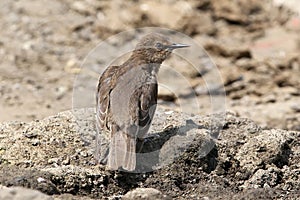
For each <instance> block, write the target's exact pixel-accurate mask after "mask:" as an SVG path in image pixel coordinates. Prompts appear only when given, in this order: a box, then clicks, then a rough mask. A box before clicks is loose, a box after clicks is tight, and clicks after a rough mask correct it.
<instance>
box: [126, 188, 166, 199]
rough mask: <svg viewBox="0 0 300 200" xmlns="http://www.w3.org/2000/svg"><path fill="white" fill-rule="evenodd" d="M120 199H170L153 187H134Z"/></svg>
mask: <svg viewBox="0 0 300 200" xmlns="http://www.w3.org/2000/svg"><path fill="white" fill-rule="evenodd" d="M122 199H124V200H167V199H171V198H169V197H167V196H166V195H163V194H162V192H161V191H159V190H156V189H154V188H136V189H134V190H132V191H129V192H127V193H126V194H125V195H124V196H123V197H122Z"/></svg>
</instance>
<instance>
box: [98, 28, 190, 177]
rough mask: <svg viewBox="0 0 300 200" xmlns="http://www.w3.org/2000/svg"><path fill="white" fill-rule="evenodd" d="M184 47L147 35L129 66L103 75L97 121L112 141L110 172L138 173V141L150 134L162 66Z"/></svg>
mask: <svg viewBox="0 0 300 200" xmlns="http://www.w3.org/2000/svg"><path fill="white" fill-rule="evenodd" d="M182 47H187V45H181V44H173V43H171V42H170V41H169V40H168V39H167V38H166V37H164V36H162V35H159V34H155V33H152V34H149V35H146V36H145V37H143V38H142V39H141V41H140V42H139V43H138V44H137V46H136V48H135V49H134V51H133V52H132V55H131V57H130V58H129V59H128V60H127V61H126V62H125V63H123V64H122V65H120V66H109V67H108V68H107V69H106V70H105V71H104V72H103V74H102V75H101V77H100V79H99V84H98V90H97V94H96V104H97V105H96V112H97V119H96V121H97V129H98V134H104V135H103V136H105V137H107V138H108V139H109V141H110V144H109V153H108V158H107V165H108V168H109V169H110V170H117V169H119V168H120V167H122V168H123V169H125V170H128V171H133V170H134V169H135V167H136V155H135V153H136V140H137V138H143V137H144V136H145V134H146V133H147V132H148V130H149V127H150V125H151V121H152V118H153V115H154V112H155V109H156V103H157V73H158V70H159V67H160V64H161V63H162V62H163V61H164V60H165V59H166V58H167V57H168V56H169V55H170V54H171V51H172V50H173V49H175V48H182ZM97 138H98V139H96V140H98V141H97V148H98V150H97V151H98V152H96V153H98V158H96V159H100V158H103V155H99V153H100V154H103V152H101V150H100V149H101V145H103V144H101V141H99V140H100V139H99V138H100V137H97ZM99 151H100V152H99ZM99 162H101V160H100V161H99Z"/></svg>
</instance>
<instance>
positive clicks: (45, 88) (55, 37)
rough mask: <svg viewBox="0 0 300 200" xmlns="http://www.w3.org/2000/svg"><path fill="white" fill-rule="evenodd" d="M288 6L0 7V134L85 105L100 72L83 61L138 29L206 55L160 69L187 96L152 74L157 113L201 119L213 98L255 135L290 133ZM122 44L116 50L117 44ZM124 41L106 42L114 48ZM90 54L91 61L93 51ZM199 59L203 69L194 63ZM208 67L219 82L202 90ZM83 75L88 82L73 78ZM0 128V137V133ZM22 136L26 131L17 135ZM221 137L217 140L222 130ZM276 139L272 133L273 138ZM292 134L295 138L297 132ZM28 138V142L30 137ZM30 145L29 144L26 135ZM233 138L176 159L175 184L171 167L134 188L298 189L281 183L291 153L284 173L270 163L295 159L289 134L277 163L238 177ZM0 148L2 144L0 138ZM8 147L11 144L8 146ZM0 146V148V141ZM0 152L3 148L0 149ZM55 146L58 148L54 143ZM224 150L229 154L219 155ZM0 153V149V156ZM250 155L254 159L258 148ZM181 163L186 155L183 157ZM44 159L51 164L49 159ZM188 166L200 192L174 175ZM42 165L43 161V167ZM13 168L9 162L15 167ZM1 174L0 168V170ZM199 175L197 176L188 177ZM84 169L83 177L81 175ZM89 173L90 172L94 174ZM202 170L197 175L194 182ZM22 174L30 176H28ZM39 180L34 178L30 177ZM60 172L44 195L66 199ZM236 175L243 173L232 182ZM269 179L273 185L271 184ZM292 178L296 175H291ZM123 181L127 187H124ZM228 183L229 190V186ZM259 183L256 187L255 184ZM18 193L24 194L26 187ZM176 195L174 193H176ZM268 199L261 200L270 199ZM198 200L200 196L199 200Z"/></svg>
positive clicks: (294, 103)
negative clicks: (201, 155) (180, 40)
mask: <svg viewBox="0 0 300 200" xmlns="http://www.w3.org/2000/svg"><path fill="white" fill-rule="evenodd" d="M274 2H276V4H275V3H274ZM289 2H290V3H289V4H286V6H284V5H283V6H282V5H281V4H280V3H282V1H279V0H277V1H271V0H251V1H249V0H238V1H232V0H224V1H219V0H200V1H197V0H188V1H175V0H160V1H148V0H137V1H121V0H114V1H97V0H77V1H72V0H52V1H51V3H50V2H49V1H46V0H18V1H11V0H1V1H0V19H1V20H0V58H1V59H0V96H1V98H0V122H1V123H3V124H5V123H4V122H9V125H4V126H3V127H4V128H3V130H8V129H6V128H7V127H9V128H10V127H13V128H12V130H14V131H18V130H19V129H20V130H23V128H18V126H19V125H18V124H22V123H20V122H16V123H15V124H14V122H12V121H22V122H31V121H33V120H42V119H43V118H45V117H48V116H51V115H55V114H57V113H58V112H61V111H66V110H70V109H72V107H80V105H86V104H85V103H86V102H84V100H88V105H91V106H93V105H94V99H93V98H92V97H93V96H91V98H85V95H84V94H85V93H82V91H85V90H86V88H88V89H89V91H92V92H93V90H94V89H95V86H96V84H97V77H98V76H99V72H100V71H101V70H103V69H104V68H105V67H106V66H105V65H104V64H103V61H101V60H97V54H93V55H91V54H90V53H91V51H92V50H93V49H95V48H96V47H97V45H99V44H100V43H101V42H102V41H104V40H106V39H107V38H109V37H110V36H114V35H115V34H118V33H120V32H122V31H128V30H133V29H135V28H143V27H161V28H169V29H172V30H176V31H178V32H181V33H184V34H186V35H187V36H189V37H191V38H192V39H193V41H195V42H197V43H198V44H199V46H202V47H203V48H204V49H205V52H207V54H205V56H204V57H201V55H202V53H203V52H188V50H186V52H187V53H189V55H192V56H193V55H195V57H197V58H199V57H200V60H199V63H200V62H201V63H202V64H201V65H200V69H199V70H195V69H191V68H184V67H182V66H185V65H184V63H182V62H181V61H180V60H179V61H178V60H176V58H173V57H171V58H170V59H169V60H168V61H166V63H167V64H170V65H172V66H174V68H175V69H176V70H177V72H179V73H180V74H181V75H183V76H184V77H185V79H186V80H187V81H188V82H189V84H190V87H189V88H188V89H185V87H182V83H181V82H180V81H177V80H176V76H173V75H172V74H170V73H168V71H166V70H165V69H164V68H162V70H161V74H160V80H161V81H162V82H163V81H164V80H167V81H169V83H171V84H172V85H173V86H174V88H173V89H174V91H175V94H174V92H173V93H172V92H170V91H168V90H164V89H163V88H161V89H160V91H159V98H160V99H159V106H160V107H161V108H167V109H172V110H177V111H180V110H181V109H182V108H181V107H180V106H181V105H182V104H181V103H182V102H184V105H187V107H186V109H187V110H189V111H194V114H197V115H198V116H204V115H207V114H211V113H212V110H211V103H212V100H211V97H212V98H213V99H214V98H218V97H225V99H226V104H224V105H225V106H226V108H225V109H226V110H229V111H231V112H232V113H235V115H236V116H238V117H243V118H249V119H251V120H253V121H254V122H255V123H257V124H258V126H259V127H260V128H261V129H264V130H269V129H271V128H280V129H285V130H288V131H300V104H299V102H300V56H299V52H300V40H299V33H300V17H299V13H297V6H298V8H299V3H298V2H297V1H289ZM292 3H294V4H292ZM124 41H125V43H126V40H124ZM124 41H119V40H117V41H113V42H114V43H115V45H116V46H118V45H121V44H123V43H122V42H124ZM104 51H105V49H104ZM95 52H96V53H97V51H95ZM99 52H102V51H99ZM105 55H107V59H111V60H113V59H116V58H114V57H113V55H114V54H113V52H109V51H108V50H107V52H105ZM93 56H94V57H93ZM91 57H93V58H92V59H91V60H86V58H91ZM99 57H100V54H99ZM207 60H208V62H209V64H207V65H205V64H203V63H205V62H206V61H207ZM85 64H86V65H88V66H90V68H89V70H88V71H84V70H82V69H80V67H81V66H85ZM214 64H215V65H216V66H217V68H215V69H217V72H218V73H219V75H220V77H221V79H218V80H220V81H221V82H217V81H215V82H212V83H211V84H208V85H205V79H206V78H207V77H209V74H210V71H211V68H209V67H207V66H210V65H214ZM84 73H86V74H88V76H83V75H82V74H84ZM78 77H79V78H83V79H82V81H81V82H80V84H79V85H76V84H77V82H76V81H78ZM213 81H214V80H213ZM85 83H86V85H85ZM223 89H224V91H225V93H224V91H223ZM191 93H193V94H195V95H196V99H197V100H198V102H199V103H200V105H199V107H197V108H196V109H195V107H194V106H195V105H194V104H193V103H191V102H192V100H191V98H190V94H191ZM195 110H196V111H195ZM239 120H240V119H236V120H234V122H233V123H232V124H230V123H229V124H228V126H229V127H231V129H230V130H234V128H241V127H239V123H241V124H243V122H240V121H239ZM46 121H47V120H46ZM50 121H51V120H50ZM32 123H35V122H32ZM37 123H38V122H37ZM251 123H252V122H251ZM15 126H16V127H15ZM20 126H22V125H20ZM53 126H54V125H53ZM255 126H256V125H255ZM26 127H27V126H26ZM30 127H31V128H32V129H34V128H33V127H34V125H30ZM37 127H39V126H37ZM44 129H45V130H46V131H49V130H48V129H47V127H43V129H42V130H44ZM3 130H2V129H0V133H1V131H3ZM245 130H247V131H249V130H248V129H247V127H245V128H244V129H243V126H242V128H241V130H240V131H237V132H235V133H236V135H238V136H236V137H237V138H238V140H239V141H238V142H237V143H239V145H241V146H243V145H244V144H248V139H249V141H250V140H251V138H246V139H245V138H243V137H242V136H239V133H243V131H245ZM24 131H25V132H26V131H27V130H25V129H24ZM39 131H40V130H39ZM224 131H225V132H226V129H225V130H224ZM29 132H30V131H29ZM33 132H34V131H33ZM37 132H38V131H37ZM233 132H234V131H233ZM259 133H261V132H259ZM259 133H257V135H256V136H257V137H261V136H260V134H259ZM280 133H281V132H280V131H279V132H278V133H277V132H276V134H279V135H280ZM286 133H287V132H284V133H283V132H282V134H283V135H285V134H286ZM293 133H295V135H297V134H298V133H299V132H293ZM296 133H297V134H296ZM5 134H6V133H5ZM20 134H21V133H20ZM268 134H269V133H268ZM276 134H275V135H276ZM271 135H272V134H271ZM26 137H27V136H26ZM28 137H29V138H31V136H28ZM33 137H34V138H35V136H33ZM262 137H263V136H262ZM268 137H269V136H268ZM272 137H273V135H272ZM272 137H271V136H270V138H271V139H270V141H277V140H276V138H272ZM237 138H230V137H229V138H227V137H226V138H225V141H223V142H224V143H223V144H220V146H219V148H220V149H219V155H218V156H216V155H211V156H210V157H209V158H207V159H209V160H204V161H203V162H201V163H198V164H195V163H193V162H192V161H188V159H186V157H183V158H181V160H180V161H179V168H180V169H181V170H182V171H181V172H180V173H181V174H177V175H176V174H175V176H176V178H170V177H169V176H170V174H168V173H169V172H168V171H171V172H170V173H171V174H172V175H174V174H173V172H172V170H173V171H175V169H177V168H176V165H173V166H170V167H169V168H167V169H162V170H161V171H159V172H155V173H154V174H151V175H149V176H148V175H147V178H144V179H143V181H141V182H142V183H143V185H142V186H146V187H154V188H158V189H160V188H161V190H163V191H164V192H165V193H168V192H167V191H168V190H169V191H170V192H169V193H168V194H169V195H170V196H172V197H174V198H176V197H177V198H178V196H176V194H177V192H178V194H180V195H186V197H189V198H192V197H193V196H191V195H190V194H189V192H191V193H192V194H193V195H194V194H203V193H205V192H207V193H208V194H215V193H217V192H218V191H219V188H221V194H223V195H227V197H228V198H236V199H238V197H239V196H234V193H235V191H241V190H242V189H241V188H242V187H246V188H247V187H249V188H251V187H252V186H253V185H255V184H254V183H256V182H258V181H259V179H260V178H262V179H263V177H265V176H267V177H269V178H270V177H271V178H270V180H271V182H272V181H273V182H275V183H270V182H268V185H269V186H270V187H271V188H276V187H277V188H276V190H275V191H274V192H275V193H276V192H278V191H279V190H284V191H288V189H287V188H285V189H283V188H284V187H285V182H284V181H287V180H288V181H290V182H289V183H291V186H289V187H291V188H292V189H294V190H299V185H297V183H295V182H293V181H294V180H291V179H292V178H289V177H288V176H292V175H291V174H292V173H293V172H295V173H299V171H297V166H298V164H297V162H298V160H299V153H298V154H294V155H293V158H291V163H290V165H288V166H289V167H290V168H291V170H290V169H287V171H284V170H285V168H284V167H283V165H282V164H280V163H278V162H279V161H278V159H279V160H280V159H281V158H283V157H285V156H286V155H287V154H289V153H288V152H289V151H290V149H293V150H295V152H298V150H299V136H295V137H294V139H288V138H289V137H288V136H286V138H284V142H282V141H279V144H280V145H281V147H282V149H279V150H278V149H277V150H278V152H279V153H278V155H281V156H283V157H279V158H275V160H272V161H271V163H268V162H269V161H268V159H269V157H266V158H264V160H263V162H261V163H255V164H253V165H254V168H253V170H252V168H251V170H250V169H249V168H248V170H249V171H247V173H246V172H245V171H243V170H241V169H240V168H239V167H240V166H242V165H243V167H245V168H246V169H247V166H248V165H247V163H244V164H241V163H240V162H243V161H242V160H239V159H240V158H237V157H238V156H242V155H239V153H238V147H239V145H237V146H235V145H236V143H235V139H237ZM273 139H274V140H273ZM1 140H2V142H3V141H4V139H3V138H1ZM49 140H50V139H49ZM51 141H52V139H51ZM8 142H12V143H13V140H12V141H8ZM30 142H32V141H30ZM52 142H53V141H52ZM54 143H55V142H54ZM58 143H59V142H58ZM78 143H80V142H78ZM0 144H2V143H1V142H0ZM4 144H5V142H3V145H4ZM22 144H23V143H22ZM55 144H56V143H55ZM249 144H251V145H254V144H255V141H251V142H249ZM272 144H277V143H276V142H275V143H272ZM56 145H58V146H60V145H61V144H60V143H59V144H56ZM78 145H79V144H78ZM80 145H81V143H80ZM227 145H229V146H231V147H232V149H234V150H232V151H230V150H226V146H227ZM251 145H250V146H249V147H245V149H244V151H243V152H247V151H248V150H249V149H251V148H252V146H251ZM286 145H287V146H289V145H290V146H289V147H288V149H286V147H287V146H286ZM72 148H73V147H72ZM76 148H77V146H76V145H75V146H74V149H73V150H74V151H75V149H76ZM2 150H3V149H1V146H0V153H2ZM257 151H258V152H261V151H262V152H264V150H261V151H260V150H257ZM72 153H74V156H75V157H76V158H78V157H80V155H79V154H80V153H79V152H72ZM190 153H191V152H190ZM214 153H216V152H212V154H214ZM269 153H270V152H269ZM25 154H26V152H25ZM45 154H47V153H45ZM241 154H242V153H241ZM271 154H272V152H271V153H270V155H271ZM22 155H23V154H22ZM22 155H21V156H20V157H22ZM87 155H88V156H87V157H85V158H84V159H83V160H85V161H86V160H88V159H89V156H91V155H90V154H89V153H87ZM188 155H190V156H192V155H193V154H188ZM268 155H269V154H268ZM276 155H277V154H276ZM52 156H53V157H55V155H54V154H53V155H52ZM56 156H57V155H56ZM49 157H51V156H49ZM215 157H218V158H220V159H221V162H218V167H219V168H218V167H217V166H216V165H214V162H215V160H214V159H215ZM49 159H50V158H49ZM222 159H223V160H222ZM270 159H273V158H270ZM276 159H277V160H276ZM283 160H284V159H283ZM5 162H6V161H5ZM5 162H4V161H3V158H1V159H0V164H3V163H5ZM26 162H27V161H26V160H25V161H22V162H21V161H20V163H22V164H20V166H21V165H23V164H24V163H25V164H24V165H26V166H25V168H26V170H27V168H28V167H29V168H30V167H33V168H34V170H39V169H40V168H39V167H40V165H39V164H40V163H38V164H36V163H33V164H31V163H27V164H26ZM39 162H42V161H39ZM49 162H50V161H49ZM72 162H74V163H72ZM76 162H77V161H71V163H72V164H73V165H76V164H79V165H80V166H85V167H86V166H87V165H88V164H87V163H81V160H78V162H79V163H76ZM188 162H192V164H194V166H193V168H191V170H195V171H194V172H193V171H188V172H191V173H194V175H195V176H199V180H198V179H197V180H196V182H197V184H198V183H199V182H201V184H202V183H203V184H204V185H203V186H201V187H200V186H199V187H197V188H196V189H192V188H189V187H193V181H195V180H194V179H190V178H189V177H188V174H187V172H185V171H184V169H187V168H188V167H189V163H188ZM265 162H267V164H266V163H265ZM50 163H51V162H50ZM50 163H48V164H49V166H50ZM53 163H55V162H54V161H53V162H52V163H51V166H52V164H53ZM202 164H203V165H204V166H202V167H203V169H202V168H201V166H198V165H202ZM248 164H249V163H248ZM211 165H213V166H214V167H213V169H211V167H212V166H211ZM229 165H230V166H229ZM274 165H275V167H274ZM20 166H19V164H18V165H17V168H18V167H20ZM36 166H39V167H36ZM49 166H48V167H49ZM258 166H259V167H258ZM1 167H2V168H3V166H1ZM272 167H273V168H272ZM4 168H5V166H4ZM200 168H201V170H200V172H199V171H197V169H200ZM227 169H231V170H232V173H228V172H226V170H227ZM1 170H5V169H1ZM22 170H23V168H22ZM26 170H25V171H26ZM30 170H32V169H30ZM62 170H63V169H62ZM65 170H67V171H62V172H60V173H62V174H63V173H65V172H66V173H67V172H68V169H65ZM89 170H90V169H88V170H87V171H88V173H89V172H90V171H89ZM95 170H96V169H95ZM97 170H99V169H97ZM97 170H96V172H99V171H97ZM261 170H263V171H261ZM289 170H290V171H289ZM293 170H294V171H293ZM16 171H18V170H16ZM50 171H51V170H50ZM75 171H76V170H75ZM79 171H80V169H79ZM100 171H101V170H100ZM211 171H213V177H212V176H211V175H210V172H211ZM96 172H95V173H96ZM202 172H205V173H207V174H202ZM7 173H11V174H14V173H15V172H14V169H13V168H12V171H10V172H7ZM32 173H33V172H32V171H30V174H32ZM39 173H40V172H38V173H37V175H36V176H40V174H39ZM47 173H48V172H47ZM56 173H57V171H56ZM60 173H58V174H59V175H57V177H58V178H57V181H58V182H56V183H54V184H56V187H57V188H58V189H57V188H56V187H54V190H55V191H56V190H58V191H60V192H63V193H64V192H66V193H72V192H73V191H71V192H70V191H68V190H69V189H70V188H71V187H70V188H69V187H68V186H66V185H67V180H64V178H65V177H63V176H62V175H61V174H60ZM72 173H73V171H72ZM76 173H77V172H76ZM80 173H81V172H78V174H76V175H74V177H80V176H81V175H82V174H80ZM82 173H87V172H86V171H84V172H82ZM91 173H92V172H91ZM93 173H94V172H93ZM99 173H105V172H102V171H101V172H99ZM243 173H245V174H246V175H242V174H243ZM25 174H26V173H25ZM33 174H34V173H33ZM161 174H164V177H160V175H161ZM233 174H234V175H233ZM85 175H86V174H85ZM45 176H46V175H45ZM92 176H93V178H95V177H96V178H95V179H97V180H98V178H101V177H102V175H101V176H100V177H98V176H97V175H95V174H93V175H92ZM94 176H95V177H94ZM244 176H246V177H244ZM274 176H276V177H275V178H274ZM285 176H286V177H285ZM74 177H73V178H74ZM103 177H104V178H105V180H104V182H105V181H108V182H105V184H106V185H105V184H104V185H105V186H107V187H108V185H109V184H112V185H113V184H114V181H116V179H115V177H113V175H103ZM237 177H238V178H237ZM84 178H86V177H84ZM84 178H83V179H84ZM131 178H132V177H131ZM135 178H137V179H139V178H141V177H135ZM295 178H296V179H299V176H296V175H295ZM49 179H51V180H52V182H51V184H52V183H53V181H54V179H53V176H51V178H49ZM121 179H122V177H121ZM169 179H170V180H172V181H173V182H172V184H173V185H172V184H170V185H168V184H169V183H168V182H165V181H166V180H169ZM145 180H146V182H145ZM264 180H265V179H264ZM268 180H269V179H268ZM59 181H62V182H59ZM72 181H73V180H72ZM102 181H103V180H102ZM128 181H129V182H130V180H128ZM235 181H239V182H238V183H235ZM288 181H287V182H288ZM4 182H5V181H4ZM54 182H55V181H54ZM82 182H84V180H83V181H82ZM2 183H3V180H2ZM181 183H184V185H185V188H180V186H179V185H181ZM208 183H212V184H215V186H216V187H213V188H209V187H208V186H207V187H206V184H208ZM264 183H265V182H261V183H257V185H263V184H264ZM76 184H79V183H76ZM80 184H82V183H80ZM93 184H94V183H93ZM174 184H175V185H176V184H177V186H178V187H177V186H176V188H172V187H173V186H174ZM272 184H274V185H273V186H274V187H273V186H272ZM293 184H294V185H293ZM8 185H9V184H8ZM13 185H14V184H13ZM21 185H22V184H21ZM95 185H97V184H95ZM100 185H101V184H100ZM228 185H229V186H230V187H229V186H228ZM249 185H250V186H251V185H252V186H251V187H250V186H249ZM22 186H25V187H26V183H25V184H24V185H22ZM72 186H73V185H72ZM97 186H98V185H97ZM127 186H128V185H125V186H124V187H119V186H116V187H115V188H114V190H115V191H110V192H109V194H107V196H105V195H104V196H105V197H108V196H110V195H117V194H118V192H116V191H117V190H119V189H120V188H123V190H122V192H121V193H122V195H123V194H124V193H125V191H128V190H129V189H132V188H127ZM227 186H228V187H227ZM59 187H66V188H59ZM135 187H136V186H135ZM255 187H256V186H255ZM287 187H288V186H287ZM124 188H125V189H124ZM35 189H39V190H42V189H40V188H35ZM48 189H49V188H48ZM277 189H278V190H277ZM100 190H101V189H97V191H96V193H97V195H99V193H101V192H99V191H100ZM42 191H43V190H42ZM55 191H54V192H53V191H52V192H53V193H52V192H51V191H50V192H49V191H47V192H46V193H47V194H56V193H55ZM179 191H184V192H182V193H179ZM192 191H194V192H192ZM195 191H196V192H195ZM270 191H271V190H270ZM56 192H57V191H56ZM76 192H77V193H76ZM76 192H73V193H72V194H75V195H76V194H79V195H83V196H84V195H85V194H86V193H87V194H88V196H89V197H90V198H96V197H95V196H97V195H96V194H92V192H91V191H89V192H86V191H85V190H84V191H83V192H82V191H80V192H78V191H76ZM256 192H257V193H255V192H253V193H252V192H250V193H249V195H253V196H255V194H258V195H259V194H261V193H263V192H262V191H256ZM272 192H273V191H271V193H272ZM275 193H274V196H276V197H279V196H280V192H279V194H275ZM241 194H243V195H245V197H246V195H247V192H245V191H244V192H243V193H241ZM272 195H273V193H272ZM272 195H270V197H273V196H272ZM212 196H214V195H212ZM204 197H205V198H206V196H205V195H204V196H203V198H204ZM215 197H216V196H215ZM199 198H200V197H199ZM182 199H184V196H183V197H182ZM213 199H214V198H213ZM215 199H218V198H215ZM246 199H247V198H246ZM266 199H267V198H266ZM290 199H293V198H290Z"/></svg>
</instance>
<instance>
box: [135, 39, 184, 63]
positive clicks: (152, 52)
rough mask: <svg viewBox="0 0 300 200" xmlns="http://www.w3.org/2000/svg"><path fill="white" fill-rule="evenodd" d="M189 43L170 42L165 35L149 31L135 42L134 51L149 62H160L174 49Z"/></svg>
mask: <svg viewBox="0 0 300 200" xmlns="http://www.w3.org/2000/svg"><path fill="white" fill-rule="evenodd" d="M188 46H189V45H185V44H178V43H173V42H171V41H170V40H169V39H168V38H167V37H165V36H163V35H160V34H157V33H150V34H148V35H146V36H144V37H143V38H142V39H141V40H140V41H139V43H138V44H137V46H136V48H135V50H134V53H135V54H138V55H139V57H143V59H144V60H146V61H147V62H149V63H162V62H163V61H164V60H165V59H166V58H167V57H168V56H169V55H170V54H171V52H172V51H173V50H174V49H178V48H184V47H188Z"/></svg>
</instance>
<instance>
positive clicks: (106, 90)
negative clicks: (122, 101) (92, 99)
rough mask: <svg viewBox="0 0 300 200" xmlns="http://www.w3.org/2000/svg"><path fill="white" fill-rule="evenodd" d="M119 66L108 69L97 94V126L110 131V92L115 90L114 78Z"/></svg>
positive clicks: (104, 73) (100, 82)
mask: <svg viewBox="0 0 300 200" xmlns="http://www.w3.org/2000/svg"><path fill="white" fill-rule="evenodd" d="M117 69H118V66H110V67H108V68H107V69H106V70H105V71H104V72H103V74H102V75H101V77H100V79H99V83H98V90H97V94H96V114H97V119H96V120H97V125H98V126H99V128H100V129H105V130H109V129H110V127H109V125H108V117H109V116H108V113H109V107H110V98H109V96H110V92H111V91H112V89H113V88H114V84H115V81H114V78H115V76H114V75H115V74H116V71H117Z"/></svg>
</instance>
